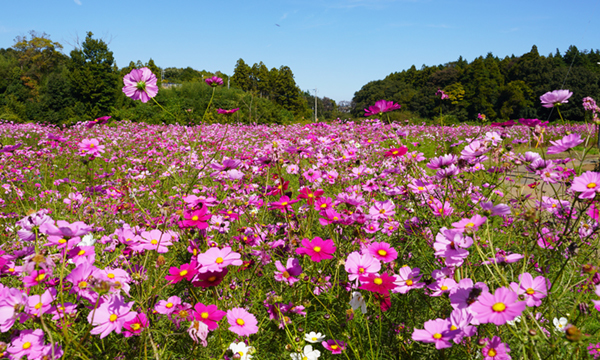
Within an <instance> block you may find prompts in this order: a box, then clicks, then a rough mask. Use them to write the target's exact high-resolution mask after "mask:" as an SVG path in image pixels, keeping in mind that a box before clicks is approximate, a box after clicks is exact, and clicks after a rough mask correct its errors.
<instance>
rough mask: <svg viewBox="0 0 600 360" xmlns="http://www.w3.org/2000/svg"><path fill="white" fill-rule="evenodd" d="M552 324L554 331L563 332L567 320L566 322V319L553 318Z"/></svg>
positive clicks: (567, 321)
mask: <svg viewBox="0 0 600 360" xmlns="http://www.w3.org/2000/svg"><path fill="white" fill-rule="evenodd" d="M552 322H553V323H554V327H555V328H556V330H558V331H565V329H566V327H567V324H568V323H569V320H567V318H564V317H561V318H560V319H557V318H554V320H552Z"/></svg>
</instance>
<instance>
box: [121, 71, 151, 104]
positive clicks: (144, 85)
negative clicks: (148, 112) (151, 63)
mask: <svg viewBox="0 0 600 360" xmlns="http://www.w3.org/2000/svg"><path fill="white" fill-rule="evenodd" d="M156 81H157V80H156V75H154V74H153V73H152V71H150V69H148V68H147V67H143V68H141V69H133V70H131V72H130V73H129V74H127V75H125V77H123V83H124V84H125V86H123V92H124V93H125V95H127V97H129V98H131V99H132V100H141V101H142V102H143V103H146V102H148V100H150V99H151V98H153V97H155V96H156V94H158V86H157V85H156Z"/></svg>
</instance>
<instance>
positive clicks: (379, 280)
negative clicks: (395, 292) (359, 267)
mask: <svg viewBox="0 0 600 360" xmlns="http://www.w3.org/2000/svg"><path fill="white" fill-rule="evenodd" d="M359 280H360V282H361V283H362V285H361V286H360V287H359V289H362V290H367V291H371V292H375V293H378V294H382V295H389V294H390V290H392V289H393V288H395V287H396V285H395V284H394V281H395V280H396V277H395V276H390V275H388V274H386V273H383V274H381V275H379V274H367V275H362V276H360V277H359Z"/></svg>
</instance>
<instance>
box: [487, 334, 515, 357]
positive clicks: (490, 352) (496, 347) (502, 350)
mask: <svg viewBox="0 0 600 360" xmlns="http://www.w3.org/2000/svg"><path fill="white" fill-rule="evenodd" d="M483 341H484V342H485V343H486V345H485V347H484V348H483V349H481V353H482V354H483V360H508V359H511V357H510V355H508V354H507V353H508V352H510V348H509V347H508V345H507V344H505V343H503V342H502V340H501V339H500V338H499V337H498V336H494V337H493V338H492V340H490V339H488V338H485V339H483Z"/></svg>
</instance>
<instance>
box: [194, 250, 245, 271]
mask: <svg viewBox="0 0 600 360" xmlns="http://www.w3.org/2000/svg"><path fill="white" fill-rule="evenodd" d="M241 257H242V256H241V255H240V254H239V253H236V252H234V251H232V250H231V248H230V247H225V248H223V249H219V248H216V247H214V248H210V249H208V250H207V251H206V252H205V253H202V254H199V255H198V265H199V266H201V267H200V269H198V272H200V273H205V272H207V271H213V272H219V271H221V269H223V268H226V267H227V266H228V265H233V266H240V265H242V264H243V263H244V262H243V261H242V260H240V258H241Z"/></svg>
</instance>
